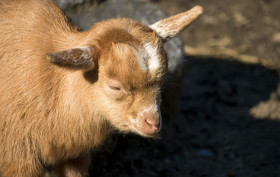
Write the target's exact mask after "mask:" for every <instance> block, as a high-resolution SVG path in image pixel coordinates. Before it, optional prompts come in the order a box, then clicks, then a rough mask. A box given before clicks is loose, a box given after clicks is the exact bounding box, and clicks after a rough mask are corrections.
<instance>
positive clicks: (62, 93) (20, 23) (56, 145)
mask: <svg viewBox="0 0 280 177" xmlns="http://www.w3.org/2000/svg"><path fill="white" fill-rule="evenodd" d="M181 17H182V15H179V16H178V18H181ZM169 21H172V22H176V20H174V18H172V20H165V21H163V23H159V24H160V30H161V32H162V30H164V26H167V27H168V26H169V24H166V23H168V22H169ZM152 27H153V25H152ZM179 28H180V29H182V25H179ZM77 29H78V28H77V26H75V25H72V24H71V23H69V21H68V19H67V17H66V16H65V15H64V13H63V12H62V11H61V10H60V8H59V7H58V6H57V5H56V4H54V3H53V2H52V1H51V0H0V103H1V104H0V142H1V143H0V152H1V153H0V176H2V177H38V176H42V175H43V174H44V171H45V167H49V166H52V167H53V168H54V169H55V171H56V172H57V173H58V175H60V176H67V177H75V176H76V177H79V176H85V175H86V170H87V167H88V166H89V163H90V160H89V156H88V155H87V154H88V152H89V151H90V150H91V149H92V148H95V147H98V146H99V145H100V144H101V143H102V142H103V141H104V139H106V137H107V136H108V135H110V134H111V133H112V131H113V130H118V131H121V132H124V133H126V132H134V133H138V134H140V135H142V136H145V137H153V136H155V135H156V133H157V132H158V131H159V129H160V121H161V119H160V118H161V116H160V110H159V104H160V86H161V84H162V82H163V80H164V76H165V74H166V71H167V60H166V55H165V52H164V50H163V47H162V41H161V39H160V34H159V32H158V31H157V30H156V29H155V31H153V30H152V29H150V28H149V27H147V26H145V25H142V24H140V23H138V22H136V21H132V20H128V19H113V20H108V21H104V22H100V23H98V24H96V25H95V26H94V27H93V28H92V29H91V30H89V31H87V32H79V31H78V30H77ZM167 30H170V28H167ZM172 30H173V28H172ZM156 31H157V32H156ZM179 31H180V30H179ZM179 31H177V32H179ZM164 34H169V32H168V31H167V32H165V33H164ZM172 35H174V33H172ZM167 37H168V36H167ZM143 62H144V64H143ZM145 62H146V63H145ZM145 65H147V66H145ZM148 65H149V66H151V67H149V66H148Z"/></svg>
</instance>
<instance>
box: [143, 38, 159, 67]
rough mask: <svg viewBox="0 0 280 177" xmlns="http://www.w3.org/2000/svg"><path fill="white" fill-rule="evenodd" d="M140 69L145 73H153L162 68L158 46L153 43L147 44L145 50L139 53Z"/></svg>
mask: <svg viewBox="0 0 280 177" xmlns="http://www.w3.org/2000/svg"><path fill="white" fill-rule="evenodd" d="M138 60H139V64H140V67H141V68H142V69H143V70H144V71H145V72H147V71H152V70H155V69H158V68H160V56H159V53H158V48H157V46H153V45H152V44H151V43H146V44H144V46H143V50H140V52H139V53H138Z"/></svg>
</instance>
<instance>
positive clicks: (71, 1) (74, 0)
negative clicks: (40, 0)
mask: <svg viewBox="0 0 280 177" xmlns="http://www.w3.org/2000/svg"><path fill="white" fill-rule="evenodd" d="M84 1H85V0H54V2H56V3H57V4H58V5H59V6H60V7H61V8H62V9H66V8H69V7H73V6H76V5H78V4H82V3H84Z"/></svg>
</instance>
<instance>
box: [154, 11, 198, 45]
mask: <svg viewBox="0 0 280 177" xmlns="http://www.w3.org/2000/svg"><path fill="white" fill-rule="evenodd" d="M202 13H203V8H202V7H201V6H195V7H193V8H192V9H190V10H189V11H186V12H183V13H180V14H178V15H174V16H171V17H168V18H166V19H163V20H160V21H158V22H156V23H154V24H152V25H150V26H149V27H150V28H151V29H153V30H155V31H156V32H157V34H158V35H159V36H160V37H161V38H162V39H164V40H167V39H169V38H173V37H175V36H176V35H177V34H179V33H180V31H182V30H183V29H184V28H185V27H186V26H188V25H189V24H191V22H193V21H194V20H195V19H197V18H198V17H199V16H200V15H201V14H202Z"/></svg>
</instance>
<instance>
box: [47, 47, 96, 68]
mask: <svg viewBox="0 0 280 177" xmlns="http://www.w3.org/2000/svg"><path fill="white" fill-rule="evenodd" d="M94 56H96V55H94V49H93V48H90V47H88V46H86V47H80V48H73V49H68V50H64V51H61V52H57V53H49V54H48V57H47V59H48V60H49V61H50V62H51V63H54V64H57V65H59V66H63V67H67V68H72V69H85V70H90V69H93V68H94V67H95V63H96V62H95V59H94Z"/></svg>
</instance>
